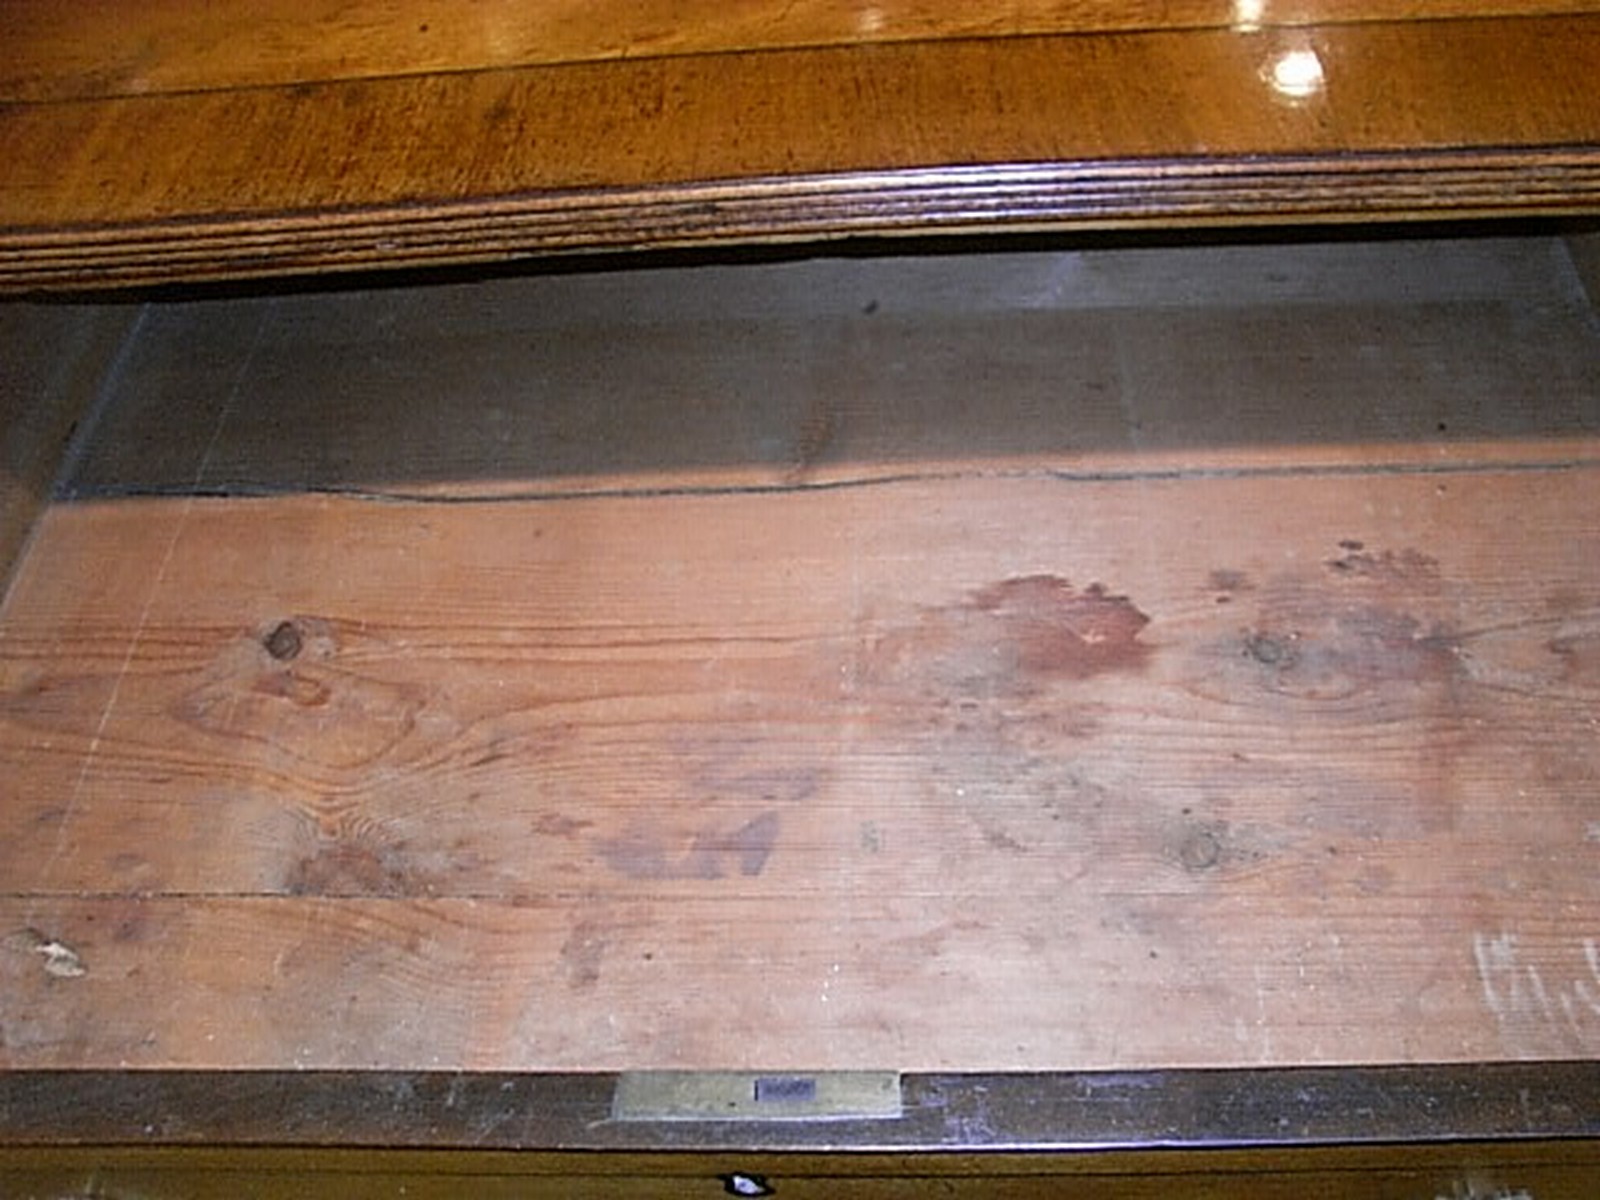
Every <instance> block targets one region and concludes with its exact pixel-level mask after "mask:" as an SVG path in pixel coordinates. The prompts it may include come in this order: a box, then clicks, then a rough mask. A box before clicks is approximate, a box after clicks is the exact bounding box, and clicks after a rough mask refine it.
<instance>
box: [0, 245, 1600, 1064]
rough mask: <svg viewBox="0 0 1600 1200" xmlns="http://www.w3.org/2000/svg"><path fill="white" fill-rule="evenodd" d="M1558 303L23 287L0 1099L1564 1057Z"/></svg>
mask: <svg viewBox="0 0 1600 1200" xmlns="http://www.w3.org/2000/svg"><path fill="white" fill-rule="evenodd" d="M1592 261H1593V248H1592V245H1591V244H1589V243H1585V242H1581V241H1580V242H1577V243H1573V242H1572V241H1570V240H1568V239H1565V238H1562V237H1559V236H1556V235H1554V234H1553V233H1547V232H1543V231H1533V232H1521V231H1518V232H1515V233H1511V234H1505V235H1500V236H1470V235H1465V234H1458V235H1454V236H1444V235H1439V236H1428V235H1424V234H1422V233H1416V234H1413V235H1410V236H1405V237H1401V236H1381V235H1376V234H1374V235H1368V236H1365V237H1354V236H1348V235H1345V236H1339V237H1324V238H1306V239H1303V240H1293V239H1283V238H1277V237H1273V238H1265V237H1263V238H1256V239H1248V240H1243V241H1232V242H1229V241H1222V240H1217V241H1184V240H1180V239H1167V240H1165V241H1163V242H1162V243H1161V244H1154V243H1150V242H1143V243H1141V242H1130V243H1127V244H1106V243H1102V244H1090V245H1067V244H1059V243H1058V244H1045V245H1037V246H1029V247H1027V248H1026V249H1017V248H1016V247H1015V246H1014V245H1013V244H1007V243H1001V244H999V245H992V244H991V245H989V246H988V247H986V248H985V250H984V252H982V253H974V252H962V253H940V254H922V255H911V254H905V253H897V254H894V255H885V256H854V255H851V254H849V253H843V252H841V253H839V254H838V255H837V256H833V257H829V256H823V257H816V258H810V259H803V258H798V257H796V258H772V259H770V260H768V261H744V262H714V261H699V262H693V263H684V264H679V265H663V264H661V263H658V262H651V263H646V264H640V263H639V262H636V261H635V262H626V263H620V264H616V265H613V266H610V267H597V266H595V265H594V264H592V263H591V264H588V266H587V267H585V268H584V269H576V268H572V267H564V268H561V269H553V270H550V271H549V272H548V273H544V274H538V273H535V274H531V275H523V276H510V275H505V276H500V277H492V278H478V279H467V278H459V279H454V280H444V281H439V282H433V283H430V284H410V285H407V286H382V287H379V286H374V287H371V288H369V289H366V290H355V289H349V288H345V289H325V290H316V291H300V292H296V291H294V290H291V289H280V290H277V291H272V292H269V293H264V294H256V295H244V296H224V295H220V294H213V295H205V294H200V295H198V296H194V297H191V298H180V297H176V296H164V297H158V298H153V299H149V300H147V301H145V302H143V303H139V304H130V303H124V304H120V305H116V306H111V307H108V308H107V309H104V310H98V309H93V308H90V307H85V306H71V305H60V306H52V307H51V308H49V309H23V308H21V307H20V306H18V307H13V308H11V309H9V310H8V316H7V320H8V321H10V322H11V323H10V324H9V325H8V326H7V328H8V329H10V330H13V331H15V330H18V329H29V330H32V329H34V328H36V327H40V326H41V323H42V324H43V325H49V326H50V327H51V328H64V327H65V324H69V323H71V322H78V323H79V324H80V325H82V326H83V328H85V329H90V330H91V331H92V336H91V335H90V334H88V333H81V331H80V333H79V334H75V335H73V336H71V337H69V336H67V335H66V334H61V335H59V336H57V337H56V340H55V341H50V340H48V339H34V338H32V335H31V334H30V344H31V346H32V349H33V352H34V353H35V354H36V356H37V355H41V354H44V353H46V351H48V355H49V362H50V364H51V368H50V369H51V370H52V371H56V372H69V371H75V372H77V376H86V377H87V378H88V379H89V380H90V383H89V384H82V383H79V384H75V385H74V387H75V388H76V392H77V393H78V394H82V395H84V396H89V397H92V400H91V401H90V402H89V404H88V408H87V413H86V416H85V418H84V419H83V421H82V422H80V426H79V430H78V433H77V435H76V437H75V439H74V441H73V444H72V448H71V450H70V452H69V453H68V454H67V456H66V458H65V461H64V465H63V466H62V469H61V475H60V478H59V480H58V482H57V484H56V487H55V491H54V494H53V497H52V499H51V501H50V503H48V504H47V505H46V506H44V508H43V509H42V511H41V512H40V514H39V516H38V519H37V520H36V522H35V523H34V526H33V529H32V534H31V537H30V539H29V540H28V542H27V544H26V548H25V549H24V550H23V551H22V552H21V553H20V554H19V556H18V558H17V561H16V565H15V567H14V568H13V571H12V575H11V579H10V583H9V587H8V590H7V592H6V595H5V599H4V604H3V608H0V879H3V880H4V881H5V883H4V887H3V888H0V1064H3V1065H5V1066H7V1067H13V1068H18V1067H28V1068H38V1067H72V1068H115V1067H139V1068H175V1067H181V1068H205V1069H229V1070H231V1069H243V1068H289V1067H295V1068H304V1067H319V1068H353V1069H384V1070H415V1069H432V1068H468V1069H476V1070H505V1071H592V1070H602V1071H604V1070H629V1069H644V1068H677V1069H694V1070H738V1069H746V1070H769V1069H778V1070H782V1069H808V1070H809V1069H827V1068H833V1069H847V1068H861V1069H873V1070H903V1071H984V1072H1002V1071H1076V1070H1091V1069H1118V1070H1121V1069H1142V1068H1165V1067H1236V1066H1258V1065H1267V1066H1284V1065H1298V1064H1377V1063H1417V1062H1459V1061H1491V1060H1501V1059H1534V1058H1586V1057H1593V1056H1594V1055H1595V1054H1596V1053H1597V1051H1600V882H1597V880H1600V871H1597V867H1600V519H1597V518H1600V323H1597V318H1596V313H1595V309H1594V306H1593V304H1592V302H1591V300H1590V297H1589V294H1588V293H1587V292H1586V290H1585V287H1584V282H1583V278H1584V271H1585V270H1589V271H1590V273H1591V278H1592V274H1593V269H1592ZM52 322H54V323H55V324H52ZM73 328H78V326H73ZM13 338H14V340H15V341H16V343H17V344H18V346H19V348H21V343H22V340H23V339H22V338H21V337H19V336H16V335H15V333H13ZM19 352H20V350H19ZM86 364H87V365H86ZM77 376H74V378H76V377H77ZM19 377H20V376H19ZM27 378H29V379H34V380H38V379H44V378H46V376H45V375H44V374H40V373H37V372H36V373H35V374H33V375H29V376H27ZM50 378H52V379H54V378H57V376H50ZM30 386H34V385H30ZM37 386H39V387H43V384H38V385H37ZM47 440H48V439H47Z"/></svg>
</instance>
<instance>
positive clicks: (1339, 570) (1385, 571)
mask: <svg viewBox="0 0 1600 1200" xmlns="http://www.w3.org/2000/svg"><path fill="white" fill-rule="evenodd" d="M1339 548H1340V550H1342V551H1343V553H1342V554H1340V555H1339V556H1338V557H1337V558H1331V559H1329V560H1328V564H1327V565H1328V569H1329V570H1330V571H1332V572H1334V573H1335V574H1338V575H1348V576H1354V577H1358V578H1364V579H1380V580H1389V581H1392V582H1395V583H1415V582H1417V581H1419V580H1423V579H1428V580H1437V579H1438V577H1439V561H1438V559H1436V558H1433V557H1432V556H1431V555H1427V554H1424V553H1422V552H1421V551H1420V550H1409V549H1408V550H1401V551H1399V552H1398V553H1397V552H1395V551H1393V550H1384V551H1381V552H1379V553H1376V554H1375V553H1372V552H1371V551H1369V550H1367V548H1366V546H1365V545H1364V544H1363V543H1361V542H1358V541H1355V540H1353V539H1346V540H1345V541H1342V542H1340V543H1339Z"/></svg>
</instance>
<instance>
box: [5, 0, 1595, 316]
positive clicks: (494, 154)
mask: <svg viewBox="0 0 1600 1200" xmlns="http://www.w3.org/2000/svg"><path fill="white" fill-rule="evenodd" d="M614 7H615V6H607V7H606V9H605V10H604V11H603V13H602V14H601V15H600V16H597V15H595V13H594V11H593V9H592V7H590V6H586V7H585V15H584V17H583V20H582V21H577V22H575V21H574V20H573V16H572V9H571V8H570V7H569V6H555V7H545V6H539V7H538V9H537V14H536V15H532V16H526V17H522V18H518V19H517V20H514V21H513V22H512V26H511V28H509V29H502V28H501V26H500V24H499V22H498V21H497V19H496V14H497V13H498V12H499V10H498V8H496V7H495V6H487V7H484V8H481V9H476V10H474V17H473V19H472V20H467V19H465V18H461V17H459V15H458V17H457V18H455V19H451V20H446V19H443V18H435V17H433V16H431V15H429V14H423V15H420V16H419V14H418V11H417V9H416V8H415V7H413V6H410V5H383V6H371V7H369V8H363V7H361V6H354V7H352V6H340V8H339V9H338V10H336V11H335V12H332V13H330V14H329V18H328V21H327V22H326V23H317V22H307V23H306V24H304V25H303V26H291V25H286V24H285V22H284V21H283V20H282V19H281V18H282V11H281V10H280V9H277V8H265V9H256V8H252V9H251V15H250V16H247V17H244V16H241V17H239V20H240V21H241V22H243V23H244V24H243V26H242V27H240V30H241V32H240V33H238V34H237V35H236V34H235V33H234V30H235V28H236V27H235V26H234V25H233V24H231V22H232V21H233V19H234V16H235V12H234V6H225V7H222V8H218V9H216V10H213V11H211V12H210V13H209V15H207V16H205V18H204V19H200V20H192V19H191V14H188V13H187V12H186V13H185V18H184V22H183V23H182V24H178V23H177V22H176V18H175V16H174V13H175V12H176V9H172V8H169V7H167V6H156V5H149V4H147V5H141V6H138V7H136V8H135V9H134V15H133V16H132V17H130V18H128V19H127V20H126V21H124V20H123V19H122V16H121V10H120V9H119V10H118V11H119V16H118V19H117V21H116V22H113V23H114V24H116V25H118V26H119V27H120V28H121V30H122V32H120V33H117V34H116V35H114V36H110V37H107V38H101V37H98V36H95V37H90V36H86V34H85V27H86V26H87V27H93V28H98V27H99V26H100V25H102V24H103V23H107V22H110V17H109V16H108V15H107V11H106V10H105V9H104V8H102V7H98V6H83V7H77V6H74V7H70V8H63V7H61V6H47V5H44V4H42V3H41V4H29V5H26V6H19V7H12V8H8V10H7V13H6V14H5V17H4V18H0V19H4V20H5V21H7V22H9V23H10V24H11V26H12V27H13V29H15V30H17V31H18V32H17V34H16V37H15V40H13V41H12V42H11V43H10V45H11V46H12V47H15V48H16V50H15V52H14V53H12V54H11V55H10V56H9V62H10V68H9V75H8V78H9V80H10V82H9V83H8V84H4V85H3V86H5V87H7V88H9V91H10V95H11V96H12V97H13V98H12V99H11V100H10V101H9V102H5V103H0V152H3V156H4V159H5V161H6V163H7V171H6V173H5V178H4V181H3V183H0V287H3V288H5V289H8V290H12V291H26V290H29V289H36V288H52V287H77V288H85V287H97V286H108V285H117V284H127V283H148V282H159V281H162V280H173V279H195V278H218V277H238V276H249V275H263V274H274V273H284V272H300V271H333V270H347V269H352V268H360V267H369V268H370V267H385V266H401V265H410V264H422V263H445V262H463V261H482V260H489V259H503V258H506V257H509V256H516V255H522V254H530V253H541V252H550V251H557V250H563V249H574V248H616V247H651V246H664V245H684V244H696V243H705V242H771V241H784V240H793V239H818V238H832V237H839V236H846V235H852V234H854V235H876V234H896V233H897V234H907V233H915V232H927V231H930V230H938V229H944V230H952V229H957V230H971V229H995V228H1012V229H1016V228H1024V229H1026V228H1038V227H1041V226H1045V227H1079V228H1081V227H1098V226H1105V225H1115V226H1127V225H1148V224H1152V223H1153V224H1174V223H1186V222H1195V221H1207V222H1225V223H1234V222H1240V221H1279V222H1283V221H1318V220H1347V221H1348V220H1358V219H1367V218H1370V217H1372V216H1374V215H1383V216H1389V217H1395V218H1404V217H1419V216H1429V215H1435V216H1437V215H1449V216H1472V215H1485V214H1505V213H1517V212H1523V213H1556V212H1583V211H1589V212H1592V211H1593V210H1594V209H1595V207H1596V204H1597V196H1600V149H1597V147H1600V110H1597V106H1596V105H1595V104H1594V103H1593V102H1592V93H1593V87H1592V81H1593V79H1595V78H1596V77H1600V17H1597V16H1595V15H1594V14H1593V12H1592V5H1589V4H1587V3H1584V4H1576V3H1573V4H1559V5H1534V6H1530V5H1525V4H1521V3H1515V4H1513V3H1507V4H1502V5H1497V6H1493V7H1491V8H1488V9H1483V10H1481V11H1479V6H1472V8H1473V10H1474V14H1475V15H1472V16H1467V15H1466V14H1465V13H1464V11H1463V9H1462V8H1461V6H1454V7H1452V6H1450V5H1437V6H1434V5H1425V4H1411V3H1403V2H1401V0H1394V2H1393V3H1382V4H1379V3H1373V4H1352V5H1346V6H1333V5H1315V6H1309V7H1305V8H1300V9H1291V10H1283V12H1282V13H1279V10H1278V9H1277V8H1276V7H1274V9H1273V12H1274V14H1276V15H1275V16H1274V17H1273V18H1272V19H1271V20H1268V19H1266V18H1265V17H1264V16H1263V15H1262V13H1261V12H1258V11H1257V10H1256V9H1255V8H1254V7H1251V6H1247V5H1242V4H1235V5H1231V6H1218V5H1216V4H1210V3H1207V4H1184V5H1175V6H1172V7H1170V8H1168V7H1156V6H1148V5H1146V6H1132V7H1130V8H1128V9H1126V10H1125V12H1124V11H1123V10H1118V12H1119V14H1121V15H1113V14H1112V11H1111V7H1110V6H1091V5H1087V4H1047V3H1044V2H1043V0H1040V3H1038V4H1037V5H1035V6H1033V7H1030V6H1029V5H1027V4H1020V5H1018V6H1016V7H1015V8H1008V9H1004V10H1000V11H998V12H993V13H989V12H987V11H986V13H985V14H984V15H974V10H970V9H969V8H968V9H962V10H961V12H960V14H959V15H956V16H953V17H952V16H946V15H943V13H942V12H941V13H935V12H933V11H932V10H931V9H929V8H928V7H927V6H925V5H920V4H917V3H913V2H912V0H905V2H904V3H902V4H900V5H899V6H894V5H891V6H889V7H888V8H884V9H879V8H870V9H866V10H860V11H858V10H857V9H856V8H855V7H854V6H837V5H829V4H822V5H804V6H799V7H798V8H796V7H795V6H786V7H785V8H784V9H783V10H782V12H775V11H774V9H775V6H771V5H767V4H745V5H732V6H721V7H720V8H719V9H718V10H717V12H718V16H717V19H715V20H712V21H709V22H706V23H703V24H700V23H696V22H694V21H691V20H688V19H681V20H675V21H671V22H667V21H666V20H665V14H663V13H662V12H661V11H660V10H659V8H650V7H645V8H634V9H631V10H630V11H631V12H632V13H633V14H634V15H633V16H632V17H631V18H629V19H628V20H621V19H618V20H616V21H608V20H606V19H604V16H605V14H606V13H609V12H610V10H611V9H612V8H614ZM1224 8H1225V9H1226V10H1227V15H1226V16H1225V15H1224V12H1223V11H1222V10H1223V9H1224ZM530 11H532V10H530ZM1262 12H1264V10H1262ZM873 14H877V15H873ZM677 15H678V16H679V17H685V14H683V13H682V12H681V11H680V12H679V13H678V14H677ZM879 17H881V18H882V19H883V21H884V25H883V27H882V29H880V30H876V31H875V30H874V29H873V28H870V27H871V26H873V24H874V22H875V21H877V20H878V19H879ZM1433 17H1441V18H1443V17H1449V18H1451V19H1430V18H1433ZM863 18H865V19H866V26H867V27H868V28H865V29H863V27H862V25H861V22H862V20H863ZM851 21H854V22H855V26H854V27H853V28H852V27H851V25H850V23H851ZM1280 21H1281V22H1282V23H1280ZM424 25H425V26H427V28H426V29H423V28H422V26H424ZM547 25H548V26H549V27H550V28H551V29H554V28H556V27H559V28H560V29H564V30H567V31H568V34H570V36H554V35H553V34H552V36H551V37H550V38H548V39H547V38H546V37H545V32H546V29H547ZM1107 25H1110V26H1113V27H1114V28H1112V29H1111V30H1110V31H1105V27H1106V26H1107ZM251 29H254V30H255V31H256V33H258V34H259V36H255V37H251V36H246V35H245V34H246V33H247V32H248V31H249V30H251ZM691 29H696V30H698V31H699V32H696V33H692V34H691V33H688V32H686V31H688V30H691ZM1085 29H1088V30H1100V32H1083V31H1084V30H1085ZM452 30H454V31H456V32H451V31H452ZM1024 34H1026V35H1028V36H1014V35H1024ZM502 35H503V36H502ZM447 38H448V39H449V40H450V43H451V47H453V48H451V47H446V48H443V49H441V50H438V51H436V50H433V49H430V47H431V46H433V44H434V43H435V42H439V41H444V40H446V39H447ZM882 38H888V39H889V40H887V41H884V40H881V39H882ZM863 39H864V40H863ZM903 39H905V40H903ZM353 45H359V47H360V49H359V50H352V49H351V48H350V47H352V46H353ZM539 47H545V48H546V49H545V50H543V51H541V50H540V49H539ZM546 53H547V54H549V55H551V56H553V57H552V59H551V60H549V61H547V60H546V59H545V58H543V57H542V55H543V54H546ZM640 53H642V54H643V55H644V57H638V56H637V55H638V54H640ZM530 64H531V65H530ZM480 68H481V69H480ZM418 72H421V73H418ZM51 97H58V98H56V99H51ZM134 146H137V148H138V150H137V153H130V152H129V148H130V147H134Z"/></svg>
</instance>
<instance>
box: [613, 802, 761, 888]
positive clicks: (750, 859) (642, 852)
mask: <svg viewBox="0 0 1600 1200" xmlns="http://www.w3.org/2000/svg"><path fill="white" fill-rule="evenodd" d="M782 826H783V820H782V817H781V816H780V815H779V814H778V813H776V812H764V813H762V814H761V815H760V816H757V817H754V818H752V819H751V820H749V821H746V822H745V823H744V824H743V825H740V826H739V827H738V828H736V829H732V830H721V831H718V830H705V831H701V832H700V833H697V834H696V835H695V836H694V838H693V840H692V841H691V843H690V845H689V847H688V849H687V850H686V851H684V852H682V853H679V854H674V853H673V852H672V849H671V845H670V842H669V839H668V838H667V837H666V836H665V835H663V834H662V833H661V832H660V831H657V830H651V829H648V828H636V829H633V830H630V831H629V832H628V833H626V834H624V835H623V836H621V837H617V838H608V839H606V840H604V841H602V842H600V844H599V846H598V851H599V854H600V857H601V858H602V859H603V860H604V861H605V863H606V865H607V866H609V867H610V868H611V869H612V870H613V871H615V872H617V873H618V874H619V875H625V876H627V877H628V878H630V879H655V880H676V879H702V880H712V879H723V878H726V877H728V876H729V875H742V876H744V877H745V878H747V879H753V878H755V877H756V876H758V875H760V874H761V873H762V871H764V870H765V869H766V865H767V860H768V859H769V858H770V857H771V856H772V851H773V848H774V847H775V846H776V844H777V841H778V835H779V833H780V832H781V830H782Z"/></svg>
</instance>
